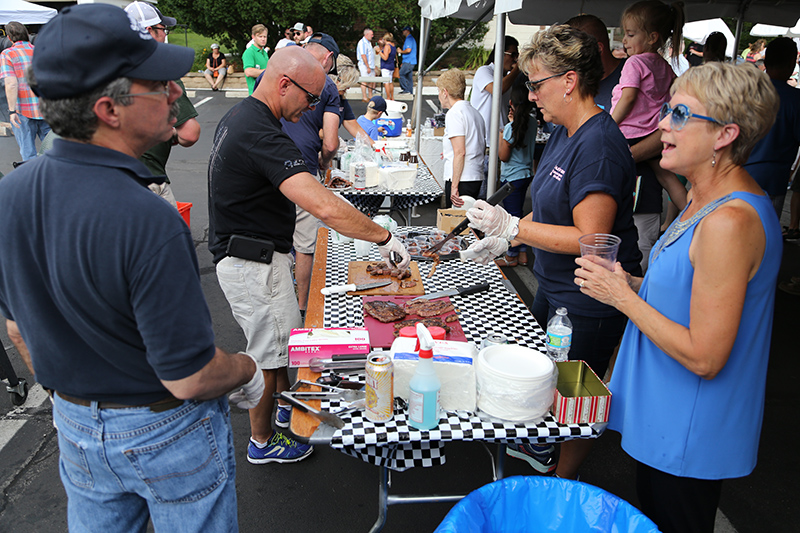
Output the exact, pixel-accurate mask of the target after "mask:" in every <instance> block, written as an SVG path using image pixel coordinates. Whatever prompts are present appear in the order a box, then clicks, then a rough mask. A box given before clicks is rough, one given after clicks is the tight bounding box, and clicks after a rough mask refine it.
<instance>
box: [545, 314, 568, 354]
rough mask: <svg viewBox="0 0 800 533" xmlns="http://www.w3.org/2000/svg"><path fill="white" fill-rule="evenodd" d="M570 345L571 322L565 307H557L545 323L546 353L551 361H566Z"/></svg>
mask: <svg viewBox="0 0 800 533" xmlns="http://www.w3.org/2000/svg"><path fill="white" fill-rule="evenodd" d="M571 345H572V322H570V321H569V317H568V316H567V308H566V307H559V308H558V309H556V314H555V315H553V318H551V319H550V321H549V322H548V323H547V355H548V356H549V357H550V359H552V360H553V361H566V360H567V359H568V355H569V347H570V346H571Z"/></svg>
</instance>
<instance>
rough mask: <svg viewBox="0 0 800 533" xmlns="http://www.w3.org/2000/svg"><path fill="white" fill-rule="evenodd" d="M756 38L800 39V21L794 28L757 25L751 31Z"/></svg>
mask: <svg viewBox="0 0 800 533" xmlns="http://www.w3.org/2000/svg"><path fill="white" fill-rule="evenodd" d="M750 35H752V36H754V37H800V19H799V20H798V21H797V24H795V25H794V27H792V28H787V27H786V26H772V25H770V24H756V25H755V26H753V27H752V28H751V29H750Z"/></svg>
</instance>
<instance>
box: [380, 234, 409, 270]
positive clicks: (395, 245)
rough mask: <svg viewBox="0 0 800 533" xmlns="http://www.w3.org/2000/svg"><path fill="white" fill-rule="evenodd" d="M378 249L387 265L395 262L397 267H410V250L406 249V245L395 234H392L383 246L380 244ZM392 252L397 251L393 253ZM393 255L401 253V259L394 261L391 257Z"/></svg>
mask: <svg viewBox="0 0 800 533" xmlns="http://www.w3.org/2000/svg"><path fill="white" fill-rule="evenodd" d="M378 251H379V252H380V253H381V257H382V258H383V260H384V261H385V262H386V264H387V265H391V264H394V265H395V266H396V267H397V268H408V265H409V264H410V263H411V256H410V255H408V250H406V247H405V246H403V243H401V242H400V241H399V240H397V238H396V237H395V236H394V235H392V238H391V239H389V242H387V243H386V244H384V245H383V246H378ZM392 252H397V253H396V254H392ZM392 255H395V256H397V255H399V256H400V261H399V262H396V261H394V260H393V259H392V257H391V256H392Z"/></svg>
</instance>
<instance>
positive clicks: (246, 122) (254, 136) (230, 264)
mask: <svg viewBox="0 0 800 533" xmlns="http://www.w3.org/2000/svg"><path fill="white" fill-rule="evenodd" d="M325 80H326V76H325V72H324V70H323V68H322V66H321V65H320V62H319V61H318V60H317V59H316V58H314V56H312V55H311V54H310V53H308V51H307V50H304V49H302V48H300V47H294V46H287V47H284V48H282V49H280V50H278V51H277V52H275V54H274V55H273V56H272V57H271V58H270V60H269V63H267V68H266V70H265V72H264V75H263V78H262V80H261V83H259V84H258V86H257V87H256V89H255V90H254V91H253V94H252V96H251V97H249V98H246V99H245V100H244V101H242V102H241V103H239V104H237V105H236V106H234V107H233V108H232V109H231V110H230V111H229V112H228V113H227V114H226V115H225V116H224V117H223V118H222V120H221V121H220V123H219V126H218V127H217V131H216V133H215V135H214V145H213V147H212V150H211V158H210V161H209V168H208V180H209V183H208V194H209V202H208V205H209V238H208V242H209V246H208V247H209V250H210V251H211V253H212V254H214V262H215V263H216V265H217V278H218V280H219V284H220V287H222V290H223V292H224V293H225V297H226V298H227V299H228V302H229V303H230V305H231V309H232V311H233V315H234V317H235V318H236V321H237V322H238V323H239V325H240V326H241V327H242V329H243V331H244V334H245V337H246V338H247V349H246V352H247V353H248V354H250V355H252V356H253V357H255V359H256V360H257V361H258V362H259V365H260V367H261V369H262V370H263V372H264V378H265V382H266V391H265V393H264V396H263V397H262V401H261V403H259V405H258V406H256V407H255V408H253V409H250V430H251V437H250V443H249V445H248V451H247V459H248V461H250V462H251V463H254V464H263V463H270V462H278V463H289V462H296V461H300V460H302V459H305V458H306V457H308V455H309V454H310V453H311V452H312V448H311V447H310V446H308V445H304V444H300V443H297V442H295V441H294V440H292V439H289V438H287V437H285V436H283V435H282V434H280V433H276V432H274V431H273V430H272V423H271V422H272V420H271V417H272V410H273V407H274V400H273V398H272V394H273V393H274V392H276V391H278V392H280V391H284V390H286V389H288V388H289V377H288V373H287V365H288V349H287V341H288V338H289V333H290V331H291V329H292V328H298V327H301V325H302V324H301V320H300V309H299V307H298V303H297V299H296V297H295V293H294V287H293V284H292V274H291V267H292V257H291V255H290V254H289V251H290V250H291V247H292V234H293V232H294V224H295V205H298V206H300V207H302V208H303V209H305V210H307V211H308V212H309V213H311V214H312V215H314V216H315V217H317V218H319V219H320V220H321V221H322V222H324V223H325V224H327V225H328V226H330V227H331V228H333V229H335V230H336V231H338V232H339V233H342V234H344V235H347V236H349V237H355V238H357V239H362V240H366V241H370V242H374V243H377V244H378V250H379V251H380V252H381V255H382V256H383V257H384V258H385V259H387V260H388V259H389V258H390V254H392V252H396V253H397V254H399V258H398V261H397V263H398V266H399V267H401V268H405V267H406V266H407V265H408V263H409V262H410V257H409V255H408V252H407V251H406V249H405V247H403V245H402V244H400V242H399V241H398V240H397V239H396V238H395V237H394V236H393V235H392V234H391V233H390V232H387V231H386V230H385V229H383V228H382V227H380V226H378V225H377V224H375V223H374V222H372V221H371V220H369V219H368V218H367V217H366V216H364V215H363V214H361V213H360V212H359V211H357V210H356V209H355V208H353V207H352V206H350V205H349V204H348V203H346V202H345V201H344V200H342V199H341V198H339V197H337V196H336V195H334V194H333V193H332V192H330V191H328V190H327V189H325V187H323V185H322V184H321V183H320V182H319V181H317V179H316V178H315V177H314V176H312V175H311V173H310V172H308V167H307V165H306V162H305V161H304V159H303V156H302V155H301V153H300V150H299V149H298V148H297V146H296V145H295V144H294V143H293V142H292V140H291V139H290V138H289V137H288V135H286V133H284V132H283V130H282V129H281V123H280V119H281V118H283V119H285V120H287V121H290V122H297V121H298V120H299V119H300V116H301V115H302V114H303V113H304V112H305V111H307V110H308V109H311V108H313V107H314V106H316V104H317V103H318V102H319V96H318V95H319V94H320V92H321V91H322V89H323V87H324V86H325ZM234 236H236V238H235V239H234V240H233V243H234V244H235V243H236V242H237V241H239V242H241V239H239V237H247V238H250V239H255V241H249V242H250V243H252V245H253V246H255V254H253V253H251V251H250V250H249V249H248V248H247V247H245V248H244V249H243V250H242V251H235V249H234V246H231V247H230V248H229V246H228V245H229V244H231V239H232V237H234ZM272 248H274V253H271V254H270V253H267V254H261V251H262V250H270V249H272ZM276 424H277V425H279V426H283V427H287V426H288V425H289V417H288V409H286V408H283V407H281V408H279V410H278V416H277V418H276Z"/></svg>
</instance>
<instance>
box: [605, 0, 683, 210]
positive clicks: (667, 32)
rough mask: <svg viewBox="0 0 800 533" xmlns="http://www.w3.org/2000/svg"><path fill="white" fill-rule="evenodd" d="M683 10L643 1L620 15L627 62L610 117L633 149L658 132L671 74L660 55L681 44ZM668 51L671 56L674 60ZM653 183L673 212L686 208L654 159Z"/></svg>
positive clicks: (672, 179)
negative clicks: (667, 47) (669, 44)
mask: <svg viewBox="0 0 800 533" xmlns="http://www.w3.org/2000/svg"><path fill="white" fill-rule="evenodd" d="M681 6H682V4H680V3H676V4H673V5H672V6H668V5H666V4H664V3H663V2H660V1H659V0H644V1H641V2H636V3H635V4H633V5H631V6H629V7H628V8H627V9H625V11H624V12H623V14H622V28H623V31H624V33H625V36H624V37H623V38H622V44H623V46H624V47H625V51H626V52H627V53H628V56H629V57H628V59H627V61H625V64H624V65H623V67H622V73H621V75H620V78H619V84H618V85H617V86H616V87H614V90H613V92H612V96H611V116H612V117H613V119H614V120H615V121H616V123H617V124H619V129H620V130H621V131H622V134H623V135H625V138H626V139H628V141H629V142H630V144H636V143H637V142H639V141H640V140H641V139H642V138H644V137H647V136H648V135H650V134H651V133H653V132H654V131H656V130H657V129H658V122H659V111H660V109H661V106H662V104H664V102H667V101H669V96H670V95H669V88H670V86H671V85H672V80H673V79H675V74H674V72H673V71H672V67H670V65H669V63H667V61H666V60H665V59H664V58H663V57H662V55H661V54H660V53H659V51H660V50H661V49H663V48H664V46H665V44H666V42H667V40H668V39H670V38H671V39H672V41H673V42H680V40H681V32H682V29H683V22H684V14H683V9H682V7H681ZM676 50H677V47H676V49H675V50H673V54H676ZM648 163H649V164H650V166H651V167H652V168H653V171H654V172H655V174H656V178H657V179H658V182H659V183H660V184H661V186H662V187H664V188H665V189H666V190H667V193H669V196H670V198H671V199H672V201H673V202H674V203H675V205H676V206H677V207H678V209H683V207H684V206H685V205H686V188H685V187H684V185H683V184H681V182H680V181H679V180H678V178H677V176H675V174H673V173H672V172H669V171H667V170H664V169H662V168H661V166H660V165H659V158H656V159H651V160H649V161H648Z"/></svg>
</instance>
